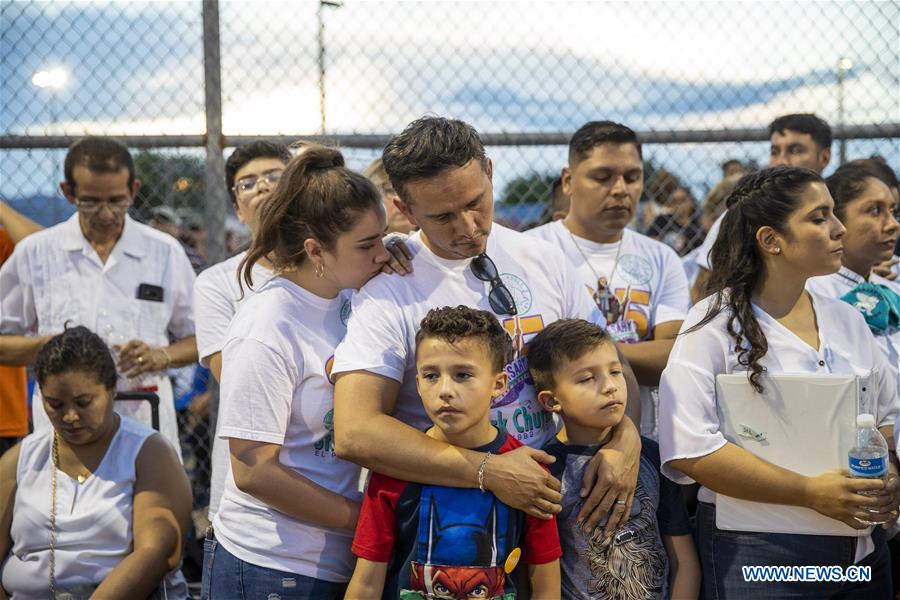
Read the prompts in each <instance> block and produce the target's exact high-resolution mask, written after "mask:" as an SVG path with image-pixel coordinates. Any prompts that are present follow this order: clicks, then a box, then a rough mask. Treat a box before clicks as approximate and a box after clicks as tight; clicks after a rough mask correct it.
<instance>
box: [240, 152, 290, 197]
mask: <svg viewBox="0 0 900 600" xmlns="http://www.w3.org/2000/svg"><path fill="white" fill-rule="evenodd" d="M257 158H275V159H277V160H280V161H281V162H283V163H284V164H285V165H287V164H288V163H289V162H291V151H290V150H289V149H288V147H287V146H285V145H284V144H275V143H273V142H267V141H265V140H258V141H255V142H250V143H249V144H245V145H243V146H238V147H237V148H235V149H234V152H232V153H231V156H229V157H228V160H227V161H225V185H226V186H227V187H228V193H229V194H230V195H231V201H232V202H234V200H235V196H234V178H235V176H236V175H237V172H238V171H240V170H241V167H243V166H244V165H246V164H247V163H248V162H250V161H251V160H256V159H257Z"/></svg>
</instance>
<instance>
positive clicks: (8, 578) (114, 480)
mask: <svg viewBox="0 0 900 600" xmlns="http://www.w3.org/2000/svg"><path fill="white" fill-rule="evenodd" d="M154 433H155V432H154V431H153V430H152V429H150V428H149V427H147V426H145V425H143V424H141V423H138V422H137V421H132V420H131V419H128V418H127V417H122V419H121V422H120V425H119V429H118V430H117V431H116V433H115V435H114V436H113V439H112V441H111V442H110V444H109V448H107V450H106V454H105V455H104V456H103V459H102V460H101V462H100V465H99V466H98V467H97V470H96V471H94V473H93V474H92V475H91V476H90V477H88V478H87V479H85V480H84V482H83V483H78V481H76V480H75V479H73V478H72V477H69V476H68V475H66V474H65V473H63V472H62V471H57V484H56V494H57V497H56V548H55V555H56V556H55V558H56V573H55V574H56V586H57V588H58V589H59V590H61V591H65V590H67V589H73V588H78V587H80V586H89V587H90V586H96V585H99V584H100V583H102V582H103V580H104V579H105V578H106V577H107V575H109V574H110V573H111V572H112V570H113V569H115V568H116V566H118V564H119V563H120V562H122V561H123V560H124V559H125V558H127V557H128V555H129V554H131V552H132V551H133V542H134V540H133V533H132V528H133V525H134V523H133V521H134V519H133V516H134V515H133V513H134V484H135V481H136V472H135V461H136V460H137V457H138V455H139V454H140V451H141V448H143V446H144V442H146V441H147V438H149V437H150V436H151V435H153V434H154ZM52 446H53V430H52V429H50V430H49V431H40V432H35V433H32V434H31V435H29V436H27V437H26V438H25V439H24V440H23V441H22V446H21V449H20V451H19V462H18V465H17V468H16V481H17V488H16V496H15V501H14V502H15V503H14V509H13V518H12V525H11V528H10V536H11V537H12V541H13V545H12V548H11V550H10V553H9V555H8V556H7V557H5V558H6V562H5V564H4V565H3V571H2V577H3V587H4V588H5V589H6V590H8V591H10V592H11V593H12V598H13V599H23V600H28V599H31V598H34V599H37V598H46V597H47V594H48V593H49V591H48V586H49V583H50V580H49V573H50V512H51V489H52V487H51V477H52V471H53V461H52V457H51V449H52ZM166 590H167V593H168V595H169V596H168V597H169V598H172V599H176V598H185V597H186V593H187V586H186V584H185V583H184V579H183V578H182V576H181V571H180V570H177V569H176V570H175V571H173V572H171V573H169V574H168V575H167V576H166Z"/></svg>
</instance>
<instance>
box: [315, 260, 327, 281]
mask: <svg viewBox="0 0 900 600" xmlns="http://www.w3.org/2000/svg"><path fill="white" fill-rule="evenodd" d="M315 273H316V277H318V278H319V279H322V278H323V277H325V267H324V266H323V265H322V263H316V269H315Z"/></svg>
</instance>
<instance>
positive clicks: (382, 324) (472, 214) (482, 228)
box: [332, 117, 640, 531]
mask: <svg viewBox="0 0 900 600" xmlns="http://www.w3.org/2000/svg"><path fill="white" fill-rule="evenodd" d="M383 160H384V166H385V169H386V170H387V173H388V175H389V177H390V179H391V183H392V184H393V186H394V189H395V190H396V191H397V193H398V194H399V196H400V198H401V200H402V202H401V206H400V208H401V209H402V210H403V212H404V214H405V215H406V216H407V218H408V219H409V220H410V222H411V223H413V225H415V226H417V227H419V231H418V232H416V233H414V234H413V235H412V236H411V237H410V238H409V240H408V245H409V249H410V251H411V253H412V254H413V259H412V265H413V273H412V275H409V276H407V277H405V278H402V279H401V278H397V277H393V276H389V275H379V276H377V277H375V278H373V279H372V280H370V281H369V283H368V284H366V285H365V286H364V287H363V288H362V289H361V290H360V291H359V293H358V294H356V295H355V297H354V300H353V310H352V314H351V316H350V319H349V323H348V327H347V334H346V337H345V338H344V341H343V342H342V344H341V345H340V346H339V347H338V349H337V351H336V353H335V360H334V365H333V369H332V373H333V374H334V377H335V408H334V427H335V441H336V451H337V453H338V455H339V456H340V457H342V458H345V459H347V460H350V461H353V462H355V463H358V464H360V465H363V466H365V467H368V468H372V469H376V470H377V471H378V472H381V473H385V474H387V475H390V476H392V477H397V478H401V479H404V480H407V481H416V482H419V483H426V484H432V485H446V486H452V487H477V486H478V484H479V482H481V483H483V485H484V487H485V488H486V489H489V490H490V491H492V492H494V494H495V495H496V496H497V497H498V498H499V499H500V500H501V501H502V502H504V503H506V504H508V505H510V506H512V507H514V508H517V509H520V510H523V511H525V512H527V513H529V514H531V515H533V516H538V517H543V518H549V517H550V516H551V515H553V514H555V513H556V512H558V511H559V509H560V506H559V501H560V496H559V482H558V481H556V480H555V479H553V478H552V477H550V476H549V475H548V474H547V471H546V470H545V469H543V468H542V467H541V464H540V463H549V462H552V458H551V457H550V456H549V455H547V454H545V453H543V452H541V451H540V450H538V448H540V447H541V446H542V445H543V444H544V443H545V442H546V441H547V440H549V439H551V438H552V437H553V436H554V435H555V434H556V431H557V425H556V424H555V423H554V422H553V419H552V417H551V416H550V415H549V413H546V412H545V411H544V410H543V409H542V408H541V406H540V404H539V403H538V402H537V398H536V394H535V391H534V386H533V383H532V381H531V376H530V374H529V372H528V366H527V362H526V360H525V357H524V354H525V353H524V344H525V343H527V342H528V341H529V340H530V339H531V338H532V337H533V336H534V335H536V334H537V332H539V331H540V330H541V329H542V328H543V327H544V326H546V325H548V324H550V323H551V322H553V321H556V320H557V319H561V318H573V317H580V318H585V319H589V320H592V321H594V322H601V323H602V316H601V315H600V313H599V312H598V311H597V309H596V307H595V306H594V304H593V303H592V302H591V299H590V296H589V295H588V294H587V292H586V290H585V289H584V288H583V286H581V285H580V284H579V283H578V281H577V279H576V276H575V272H574V269H573V268H572V266H571V265H570V263H569V262H568V260H567V259H566V258H565V256H564V255H563V254H562V253H561V252H560V251H559V250H558V249H556V248H554V247H553V246H551V245H550V244H547V243H545V242H542V241H539V240H538V241H536V240H533V239H530V238H527V237H525V236H524V235H522V234H520V233H518V232H515V231H512V230H510V229H507V228H505V227H502V226H499V225H497V224H495V223H492V222H491V220H492V217H493V187H492V184H491V177H492V174H493V166H492V164H491V161H490V159H489V158H488V157H487V156H486V155H485V152H484V146H483V145H482V142H481V139H480V138H479V137H478V134H477V132H476V131H475V130H474V129H473V128H472V127H471V126H470V125H468V124H466V123H463V122H462V121H455V120H449V119H444V118H438V117H426V118H423V119H420V120H418V121H414V122H413V123H411V124H410V125H409V126H408V127H407V128H406V129H405V130H404V131H403V132H402V133H401V134H400V135H398V136H396V137H395V138H394V139H393V140H391V142H390V143H389V144H388V145H387V147H386V148H385V150H384V156H383ZM457 305H467V306H470V307H472V308H478V309H482V310H488V311H491V312H493V314H495V315H496V316H497V319H498V320H499V321H500V323H501V324H502V325H503V326H504V328H506V330H507V331H508V332H509V334H510V335H511V336H512V338H513V340H514V344H515V347H516V350H517V356H516V358H515V359H514V360H513V362H511V363H510V364H508V365H507V366H506V372H507V374H508V376H509V388H508V391H507V392H506V393H505V394H504V395H503V396H502V397H500V398H498V399H497V400H496V401H494V402H493V403H492V406H491V421H492V422H493V424H494V425H495V426H497V428H498V429H500V430H501V431H505V432H508V433H509V434H510V435H511V436H512V437H514V438H516V439H517V440H519V441H521V442H522V443H524V444H526V445H527V446H526V447H524V448H521V449H518V450H516V451H514V452H511V453H506V454H503V455H502V456H491V455H489V454H484V453H479V452H473V451H470V450H464V449H460V448H455V447H452V446H449V445H447V444H444V443H441V442H439V441H437V440H434V439H431V438H429V437H427V436H425V435H424V434H423V433H422V430H423V429H424V428H425V427H427V426H428V424H429V420H428V418H427V416H426V414H425V410H424V408H423V406H422V401H421V400H420V398H419V396H418V394H417V392H416V377H415V375H416V374H415V361H414V348H415V335H416V331H417V330H418V327H419V323H420V322H421V320H422V318H423V317H424V316H425V314H426V313H427V312H428V311H429V310H430V309H432V308H436V307H442V306H457ZM629 374H630V369H629ZM631 377H632V382H633V375H631ZM635 404H636V403H635ZM613 446H614V447H615V450H612V451H610V452H604V453H602V454H600V455H598V456H597V457H596V460H595V463H594V464H593V468H592V469H589V473H588V475H587V476H586V479H585V482H584V493H585V495H587V494H588V493H590V498H589V499H588V500H587V502H586V503H585V509H584V511H583V514H582V516H581V519H582V520H584V521H586V522H587V523H589V524H590V525H591V526H594V525H596V523H597V522H599V521H600V520H601V518H602V517H603V516H604V515H606V514H607V512H608V511H609V509H610V508H613V509H614V511H615V512H614V514H613V516H612V518H610V519H609V530H610V531H612V530H613V529H615V527H616V526H618V525H619V524H620V523H622V522H624V521H626V520H627V515H628V514H629V510H630V503H631V499H632V496H633V492H634V487H635V481H636V477H637V467H636V465H637V464H638V463H637V461H638V458H639V454H640V442H639V439H638V434H637V430H636V428H635V427H634V425H631V424H630V423H629V424H627V425H624V426H622V427H620V428H619V429H618V430H617V433H616V436H615V440H614V442H613ZM595 483H596V485H595Z"/></svg>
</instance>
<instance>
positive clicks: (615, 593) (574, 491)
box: [528, 319, 700, 600]
mask: <svg viewBox="0 0 900 600" xmlns="http://www.w3.org/2000/svg"><path fill="white" fill-rule="evenodd" d="M528 364H529V367H530V369H531V375H532V378H533V379H534V386H535V389H536V390H537V391H538V400H539V401H540V402H541V405H542V406H543V407H544V409H545V410H547V411H550V412H553V413H556V414H558V415H559V416H560V418H561V419H562V422H563V428H562V429H561V430H560V432H559V433H558V434H557V438H556V440H555V441H552V442H551V443H550V444H549V445H548V446H547V447H545V448H544V450H545V451H546V452H547V453H549V454H551V455H553V456H554V457H556V462H554V463H553V464H552V465H550V471H551V473H553V475H554V476H555V477H556V478H557V479H559V480H560V482H561V484H562V511H561V512H560V513H559V515H557V523H558V526H559V534H560V541H561V542H562V547H563V556H562V560H561V571H562V596H563V598H566V599H569V598H573V599H592V600H594V599H600V598H609V599H615V600H624V599H632V598H635V599H636V598H679V599H680V598H696V597H697V594H698V591H699V586H700V568H699V563H698V561H697V555H696V552H695V550H694V544H693V541H692V538H691V525H690V522H689V521H688V515H687V509H686V508H685V504H684V498H683V496H682V494H681V489H680V488H679V486H678V485H676V484H675V483H673V482H671V481H669V480H668V479H666V478H664V477H661V476H660V473H659V466H660V463H659V447H658V446H657V445H656V443H655V442H653V441H652V440H649V439H647V438H642V439H641V441H642V449H641V463H640V471H639V474H638V483H637V489H636V490H635V496H634V504H633V505H632V508H631V515H630V518H629V520H628V522H627V523H626V524H625V525H624V526H623V527H621V528H620V529H619V530H618V531H616V532H615V533H613V534H612V535H610V536H604V532H603V530H604V526H605V524H606V523H605V519H604V521H601V523H600V524H598V525H597V527H596V528H594V530H593V531H585V530H584V529H583V527H582V525H581V524H580V523H578V522H576V516H577V515H578V512H579V510H580V508H581V506H582V503H583V502H584V499H583V498H581V496H580V493H579V492H580V490H581V480H582V476H583V474H584V469H585V467H586V466H587V465H588V462H589V461H590V459H591V458H592V457H593V456H594V454H596V452H597V450H598V449H599V448H600V447H601V446H603V444H605V443H606V442H607V440H608V439H609V437H610V432H611V428H612V427H614V426H615V425H617V424H618V423H619V421H621V420H622V416H623V415H624V413H625V402H626V398H627V393H626V389H625V379H624V377H623V376H622V365H621V364H620V363H619V360H618V356H617V354H616V348H615V344H614V343H613V341H612V339H611V338H610V337H609V334H608V333H607V332H605V331H603V330H602V329H600V328H599V327H597V326H596V325H593V324H591V323H588V322H587V321H582V320H580V319H563V320H560V321H556V322H555V323H552V324H551V325H549V326H548V327H547V328H546V329H544V330H543V331H541V332H540V333H539V334H538V335H537V336H535V338H534V339H533V340H532V341H531V343H530V344H529V345H528ZM536 597H539V596H536Z"/></svg>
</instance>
